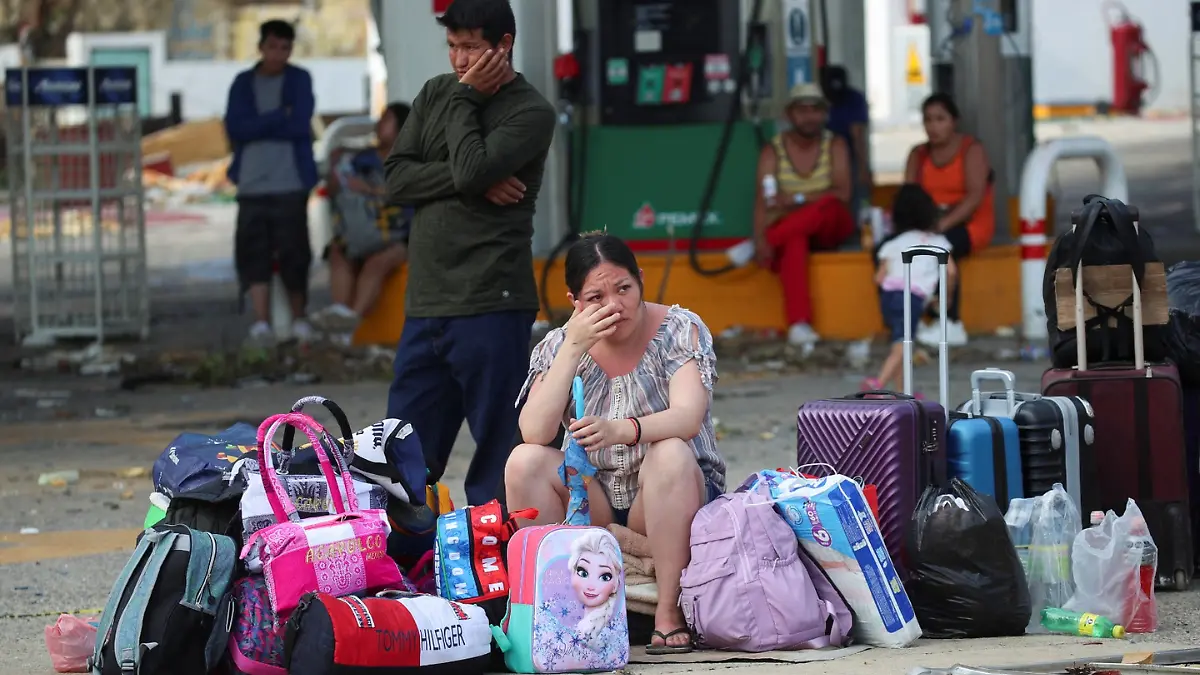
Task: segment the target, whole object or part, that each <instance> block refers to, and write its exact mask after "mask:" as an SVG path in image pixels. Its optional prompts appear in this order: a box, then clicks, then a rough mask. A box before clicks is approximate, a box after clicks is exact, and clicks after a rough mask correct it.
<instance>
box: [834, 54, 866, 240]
mask: <svg viewBox="0 0 1200 675" xmlns="http://www.w3.org/2000/svg"><path fill="white" fill-rule="evenodd" d="M821 89H822V90H823V91H824V92H825V98H827V99H829V121H828V122H827V123H826V125H825V126H826V128H828V129H829V130H830V131H832V132H833V133H835V134H837V135H838V136H841V137H842V138H843V139H844V140H845V141H846V146H847V147H848V148H849V149H850V172H851V173H850V175H851V176H853V177H854V195H853V198H852V200H851V207H852V208H851V212H852V213H854V214H855V216H856V217H857V215H858V208H860V207H861V206H862V205H863V204H864V203H866V202H869V201H870V199H871V190H872V189H873V188H874V187H875V180H874V177H873V176H872V174H871V147H870V146H871V141H870V130H869V127H870V124H871V113H870V107H869V106H868V105H867V97H866V96H863V94H862V92H861V91H859V90H857V89H855V88H854V87H851V86H850V81H849V78H848V77H847V75H846V69H845V68H843V67H841V66H825V67H824V68H822V69H821Z"/></svg>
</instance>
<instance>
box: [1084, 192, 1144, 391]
mask: <svg viewBox="0 0 1200 675" xmlns="http://www.w3.org/2000/svg"><path fill="white" fill-rule="evenodd" d="M1102 209H1103V210H1107V211H1108V217H1109V218H1111V219H1112V221H1113V227H1121V225H1122V223H1121V222H1118V220H1119V219H1120V217H1121V216H1122V215H1127V216H1128V218H1129V221H1130V223H1131V225H1132V227H1133V239H1134V241H1135V242H1136V241H1137V237H1138V220H1140V214H1139V212H1138V208H1137V207H1136V206H1129V205H1127V204H1125V203H1124V202H1122V201H1121V200H1119V199H1104V198H1098V199H1095V200H1091V201H1089V202H1088V204H1087V205H1086V206H1084V207H1083V209H1081V210H1077V211H1072V212H1071V231H1072V232H1074V233H1076V234H1077V236H1079V237H1081V238H1084V239H1086V237H1087V236H1088V235H1089V234H1090V233H1091V231H1092V229H1093V228H1094V227H1095V225H1096V221H1097V220H1099V219H1100V211H1101V210H1102ZM1122 211H1123V212H1124V213H1122ZM1083 243H1084V242H1083V241H1079V242H1078V243H1077V248H1079V249H1080V250H1082V248H1083ZM1132 267H1133V269H1132V271H1130V273H1129V274H1130V276H1131V277H1132V279H1133V367H1134V369H1135V370H1145V368H1146V344H1145V336H1144V335H1143V334H1142V332H1143V329H1142V286H1141V284H1140V283H1138V269H1137V266H1136V265H1134V266H1132ZM1084 308H1085V305H1084V297H1083V258H1082V256H1081V257H1080V260H1079V263H1078V264H1077V267H1076V268H1075V360H1076V366H1075V367H1076V369H1077V370H1079V371H1080V372H1082V371H1085V370H1087V368H1088V362H1087V330H1086V326H1085V325H1084V317H1085V312H1084Z"/></svg>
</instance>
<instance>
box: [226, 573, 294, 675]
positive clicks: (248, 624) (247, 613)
mask: <svg viewBox="0 0 1200 675" xmlns="http://www.w3.org/2000/svg"><path fill="white" fill-rule="evenodd" d="M233 597H234V600H235V601H236V602H237V618H236V620H235V621H234V624H233V631H232V632H231V633H230V635H229V659H230V669H229V670H230V672H232V673H234V674H235V675H287V669H286V668H284V666H283V644H284V642H283V636H284V630H285V628H286V624H280V625H278V626H276V623H275V612H274V611H273V610H272V609H271V601H270V599H269V597H268V595H267V582H266V580H265V579H263V577H262V576H260V575H254V576H249V577H246V578H244V579H238V581H237V583H235V584H234V587H233Z"/></svg>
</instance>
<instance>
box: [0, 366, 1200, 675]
mask: <svg viewBox="0 0 1200 675" xmlns="http://www.w3.org/2000/svg"><path fill="white" fill-rule="evenodd" d="M1013 365H1014V367H1015V370H1016V371H1017V372H1018V377H1019V382H1021V383H1024V384H1025V385H1027V386H1034V385H1035V383H1036V382H1037V378H1038V376H1039V375H1040V373H1041V368H1042V367H1041V366H1040V365H1039V364H1025V363H1016V364H1013ZM972 367H974V366H973V365H967V364H956V365H955V367H954V369H953V382H954V386H953V394H952V398H953V400H955V401H958V400H962V399H963V398H965V397H966V395H967V393H968V392H967V390H966V387H965V383H966V382H967V379H968V374H969V371H970V369H971V368H972ZM918 374H919V378H920V379H919V381H918V384H920V385H922V386H923V387H924V389H925V390H927V391H934V390H935V388H934V386H933V382H932V381H930V380H929V378H930V377H931V376H932V374H933V369H932V368H925V369H921V370H919V371H918ZM858 377H859V373H856V372H852V371H850V370H846V371H845V372H841V373H837V372H825V373H813V374H807V375H799V376H788V377H757V378H749V377H746V376H742V377H730V378H727V379H726V381H724V382H722V383H721V384H720V385H719V388H718V395H719V399H718V400H717V402H716V404H715V414H716V415H717V417H718V419H719V420H720V423H721V426H722V428H723V429H725V434H726V435H725V439H724V441H723V445H722V447H723V450H724V452H725V454H726V457H727V458H728V460H729V464H730V471H729V475H730V478H731V480H740V479H741V478H742V477H744V476H746V475H748V474H750V473H752V472H753V471H755V470H757V469H760V468H765V467H775V466H777V465H786V464H789V463H792V462H794V458H795V437H794V432H793V429H794V422H793V419H794V415H795V409H796V406H797V405H798V404H799V403H801V402H803V401H804V400H807V399H811V398H817V397H824V396H831V395H841V394H844V393H846V392H848V391H852V390H853V389H854V386H855V381H856V379H857V378H858ZM6 379H7V378H6ZM72 385H74V386H72ZM17 387H18V388H20V389H29V388H36V389H38V390H41V392H42V393H43V395H50V394H53V392H54V391H55V390H66V389H68V388H70V389H71V390H73V391H72V394H71V395H70V397H69V399H68V400H67V402H66V403H65V404H63V405H62V406H60V407H55V408H48V409H38V408H37V407H36V406H37V403H36V401H37V400H39V399H35V398H20V399H18V398H16V397H15V396H13V393H12V391H11V390H10V391H8V392H5V393H4V394H3V398H0V409H5V410H12V409H13V408H14V407H19V409H20V410H22V411H24V414H23V415H22V417H24V419H25V421H21V422H13V423H9V424H6V425H5V433H4V435H3V438H0V454H2V455H3V457H4V459H5V469H4V479H3V481H2V482H0V533H5V534H4V535H0V536H3V539H0V569H2V570H3V571H2V572H0V632H2V633H3V634H4V635H5V636H6V637H7V638H8V642H7V645H8V646H7V647H6V649H5V652H6V654H7V655H8V657H9V658H7V659H6V660H5V661H4V662H3V663H2V664H0V675H18V674H20V675H25V674H27V673H39V674H40V673H43V672H49V671H48V669H47V667H46V663H47V659H46V656H45V650H44V647H43V642H42V627H43V626H45V625H46V624H47V623H49V622H52V621H53V615H55V614H56V613H57V612H60V611H64V610H66V611H73V610H80V609H88V608H95V607H99V606H101V605H102V604H103V602H104V599H105V597H106V595H107V593H108V590H109V588H110V584H111V583H112V580H113V578H115V575H116V574H117V572H118V571H119V569H120V567H121V565H122V564H123V563H124V561H125V559H126V556H127V550H128V546H129V542H131V541H132V537H133V536H134V535H135V534H136V530H137V528H138V526H139V524H140V523H141V520H142V518H143V516H144V514H145V510H146V495H147V493H148V491H149V489H150V484H149V481H148V480H147V479H146V478H144V477H143V478H128V477H125V476H129V475H137V474H136V472H134V471H129V470H130V469H135V468H139V467H140V468H146V467H149V466H150V464H151V463H152V462H153V460H154V458H155V457H156V456H157V455H158V453H159V452H161V449H162V448H163V447H164V446H165V444H166V443H167V442H168V441H169V440H170V439H171V438H172V437H174V436H175V434H176V433H178V431H179V430H183V429H189V430H201V431H203V430H215V429H219V428H223V427H224V426H226V425H227V424H229V423H231V422H232V421H235V420H247V421H256V420H260V419H262V418H263V417H264V416H266V415H268V414H270V413H273V412H276V411H280V410H283V409H285V408H286V407H287V406H288V405H289V404H290V403H291V402H292V401H293V400H294V399H296V398H297V397H299V396H300V395H302V394H306V393H311V392H312V391H313V387H296V386H282V385H281V386H275V387H269V388H261V389H250V390H208V391H197V390H193V389H181V388H173V387H162V388H154V389H147V390H142V391H139V392H134V393H129V392H122V391H119V390H117V389H116V386H115V382H112V381H108V380H103V379H95V380H84V381H82V382H80V381H79V380H75V381H74V382H68V381H65V380H56V379H55V378H50V379H45V380H42V381H40V382H36V383H34V382H19V383H17ZM315 389H316V390H317V391H319V392H321V393H322V394H324V395H327V396H329V397H331V398H333V399H335V400H337V401H339V402H340V403H341V404H342V405H343V406H344V407H345V409H346V411H347V413H348V414H349V416H350V418H351V420H352V421H353V422H354V423H355V424H366V423H368V422H369V421H371V420H374V419H378V418H379V417H381V416H382V414H383V412H384V411H383V401H384V391H385V386H384V384H383V383H382V382H367V383H361V384H357V385H342V386H324V387H321V386H318V387H316V388H315ZM22 393H24V394H25V395H30V394H32V392H22ZM41 400H47V399H41ZM31 408H32V409H31ZM97 408H104V409H110V410H111V409H118V410H120V409H125V410H128V413H127V414H125V415H124V416H122V417H120V418H116V419H97V418H96V417H95V410H96V409H97ZM471 449H472V447H471V444H470V441H469V438H467V437H466V435H465V434H464V435H463V437H461V438H460V439H459V443H458V446H457V447H456V449H455V454H454V461H453V463H452V464H451V466H450V469H449V473H448V478H447V480H448V481H449V483H450V485H451V486H452V487H453V489H454V490H455V492H456V493H457V495H458V496H459V497H461V481H462V477H463V475H464V472H465V469H466V460H467V459H468V457H469V454H470V452H471ZM72 469H73V470H78V471H80V474H81V478H80V481H79V482H78V483H77V484H74V485H71V486H69V487H66V488H54V487H39V486H38V484H37V479H38V476H39V474H41V473H44V472H48V471H59V470H72ZM22 528H37V529H38V530H39V531H40V533H39V534H37V535H18V534H8V533H16V532H19V531H20V530H21V529H22ZM54 533H58V534H54ZM1159 602H1160V614H1161V628H1160V631H1159V633H1158V634H1157V635H1154V636H1152V638H1153V640H1154V642H1156V643H1173V644H1187V643H1190V642H1194V637H1193V636H1194V635H1195V630H1196V617H1198V616H1200V595H1198V594H1196V593H1183V594H1163V595H1161V596H1160V600H1159ZM27 615H34V616H27ZM21 617H24V618H21ZM1064 644H1075V643H1073V642H1072V641H1070V640H1066V641H1064V640H1061V639H1060V640H1057V642H1053V643H1051V644H1049V645H1047V643H1045V641H1044V640H1042V639H1036V638H1029V639H1027V640H1015V641H1008V642H1001V643H994V642H989V643H979V644H976V643H953V644H947V645H945V646H944V647H943V646H942V645H934V646H929V647H926V648H925V649H924V650H923V651H920V652H914V651H908V652H905V653H904V656H903V657H902V660H903V663H904V665H905V668H904V669H897V665H898V664H899V663H900V662H899V661H896V659H897V658H901V657H898V656H895V655H888V656H886V657H884V656H881V655H880V654H879V653H877V652H870V653H868V654H867V655H859V656H855V657H852V658H851V659H848V662H847V664H839V665H838V666H837V668H838V669H840V668H850V662H851V661H852V662H853V663H857V664H858V665H859V667H861V666H864V665H865V663H866V662H864V661H861V660H857V661H856V660H854V659H866V658H870V659H876V658H886V659H887V660H888V667H887V668H884V667H883V666H882V664H879V665H878V666H876V667H872V668H871V670H872V671H873V672H889V673H900V672H904V670H906V669H907V667H911V666H916V665H952V661H954V660H973V662H974V663H976V664H980V663H983V664H995V665H999V664H1004V663H1010V662H1012V660H1013V659H1016V660H1020V661H1044V660H1048V659H1051V658H1055V657H1058V656H1061V655H1063V654H1064V653H1065V651H1064V650H1065V647H1063V645H1064ZM1026 648H1028V649H1029V650H1030V651H1027V652H1026V651H1022V650H1024V649H1026ZM967 649H982V650H983V651H982V652H980V653H975V652H965V651H964V650H967ZM1092 649H1093V653H1095V651H1094V650H1097V649H1101V648H1100V647H1093V648H1092ZM1112 649H1113V648H1112V647H1110V646H1104V647H1103V649H1102V652H1101V653H1107V652H1110V651H1112ZM947 650H949V651H947ZM951 657H953V658H951ZM947 659H950V661H947ZM830 666H831V664H824V665H823V666H816V665H808V666H790V668H792V669H795V668H803V669H808V670H811V672H826V673H831V672H842V671H841V670H836V669H829V667H830ZM714 667H715V666H714ZM722 667H724V666H722ZM745 668H747V669H748V670H747V672H751V671H753V672H759V671H760V669H761V671H762V672H766V670H767V669H771V670H775V669H782V666H764V665H757V666H753V667H751V666H745ZM818 668H819V669H820V670H818ZM701 669H703V668H701ZM638 671H644V672H682V671H681V670H678V671H673V670H671V669H670V668H667V667H664V666H654V667H651V666H644V667H639V669H638ZM789 672H795V671H794V670H793V671H789ZM845 672H861V671H857V670H856V669H855V668H850V669H849V670H846V671H845Z"/></svg>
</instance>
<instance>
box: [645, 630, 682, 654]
mask: <svg viewBox="0 0 1200 675" xmlns="http://www.w3.org/2000/svg"><path fill="white" fill-rule="evenodd" d="M680 634H687V635H688V642H687V644H685V645H672V644H667V640H669V639H671V638H673V637H675V636H676V635H680ZM654 638H662V641H663V643H662V644H661V645H656V644H654ZM691 638H692V636H691V631H690V630H688V629H687V628H676V629H675V630H673V631H671V632H670V633H666V634H664V633H663V632H662V631H658V630H656V631H654V632H653V633H651V634H650V644H648V645H646V653H647V654H649V655H650V656H665V655H668V654H690V653H691V651H692V639H691Z"/></svg>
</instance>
